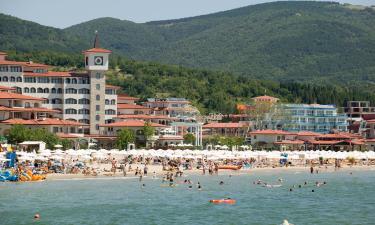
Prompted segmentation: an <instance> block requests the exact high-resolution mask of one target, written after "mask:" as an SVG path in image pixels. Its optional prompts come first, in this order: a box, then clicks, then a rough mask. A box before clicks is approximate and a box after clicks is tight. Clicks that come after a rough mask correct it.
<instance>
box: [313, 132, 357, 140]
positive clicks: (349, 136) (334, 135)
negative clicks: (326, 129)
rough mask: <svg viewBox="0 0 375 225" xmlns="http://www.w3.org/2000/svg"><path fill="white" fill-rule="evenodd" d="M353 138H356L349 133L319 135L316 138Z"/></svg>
mask: <svg viewBox="0 0 375 225" xmlns="http://www.w3.org/2000/svg"><path fill="white" fill-rule="evenodd" d="M355 137H357V135H353V134H350V133H335V134H321V135H320V136H318V138H319V139H328V138H329V139H352V138H355Z"/></svg>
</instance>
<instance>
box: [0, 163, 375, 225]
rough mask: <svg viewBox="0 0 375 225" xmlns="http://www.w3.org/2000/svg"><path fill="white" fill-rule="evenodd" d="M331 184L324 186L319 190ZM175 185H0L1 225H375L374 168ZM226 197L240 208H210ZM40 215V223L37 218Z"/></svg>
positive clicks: (229, 175) (131, 181)
mask: <svg viewBox="0 0 375 225" xmlns="http://www.w3.org/2000/svg"><path fill="white" fill-rule="evenodd" d="M280 178H281V180H282V182H281V185H282V186H275V187H273V188H270V187H263V186H262V185H256V184H254V182H255V181H257V180H258V179H261V180H262V181H264V182H267V184H270V185H278V184H280V182H279V179H280ZM185 179H189V180H191V181H192V182H193V183H194V184H193V185H192V186H193V187H192V188H189V185H187V184H183V181H184V180H185ZM220 181H223V182H224V184H223V185H220V184H219V182H220ZM324 181H325V182H326V184H325V185H322V186H320V187H316V186H315V183H316V182H324ZM198 182H200V184H201V190H198V188H197V183H198ZM305 182H306V183H307V184H305ZM176 183H177V185H176V186H173V187H169V186H168V185H167V184H162V179H160V178H159V179H152V178H151V177H145V178H143V179H142V181H139V179H138V178H131V177H125V178H93V179H71V180H50V181H49V180H46V181H44V182H29V183H10V182H7V183H0V225H8V224H9V225H17V224H53V225H56V224H72V225H73V224H74V225H76V224H131V225H136V224H140V225H144V224H177V225H182V224H198V225H204V224H223V225H231V224H233V225H237V224H254V225H261V224H269V225H278V224H282V222H283V221H284V220H287V221H288V222H289V223H290V224H294V225H300V224H301V225H302V224H311V225H318V224H327V225H333V224H340V225H345V224H358V225H365V224H375V193H374V192H375V171H371V170H369V171H356V170H355V171H350V170H345V171H336V172H320V173H319V174H310V173H309V171H308V170H307V169H306V171H299V172H298V171H297V172H296V171H278V170H271V171H256V172H251V171H250V172H247V173H244V172H243V171H239V172H225V173H220V174H219V175H214V176H210V175H205V176H203V175H188V176H183V177H181V178H178V179H177V182H176ZM299 185H301V187H299ZM290 189H292V190H290ZM223 198H231V199H235V200H236V204H233V205H229V204H212V203H210V202H209V201H210V200H211V199H223ZM36 213H38V214H40V219H39V220H35V219H34V215H35V214H36Z"/></svg>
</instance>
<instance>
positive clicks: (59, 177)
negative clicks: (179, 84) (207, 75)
mask: <svg viewBox="0 0 375 225" xmlns="http://www.w3.org/2000/svg"><path fill="white" fill-rule="evenodd" d="M154 167H158V166H151V167H150V168H154ZM309 168H310V167H308V166H306V167H305V166H293V167H275V168H272V167H263V168H250V169H241V170H219V175H222V174H224V175H234V176H236V175H249V174H257V173H268V174H270V173H271V174H272V173H280V172H299V173H300V172H306V173H308V174H310V169H309ZM155 169H156V168H155ZM314 169H315V170H318V172H319V173H334V172H358V171H359V172H363V171H375V166H374V165H370V166H358V165H355V166H344V167H341V168H340V169H337V170H335V168H334V166H328V167H327V168H325V167H324V166H323V167H314ZM150 171H152V170H151V169H150ZM131 172H133V171H131ZM155 172H156V176H157V177H158V178H159V179H160V177H161V176H163V175H164V174H166V173H167V172H168V171H162V170H161V169H160V168H159V169H158V170H157V171H156V170H155ZM183 172H184V175H188V176H189V175H202V176H203V174H202V170H198V169H193V170H184V171H183ZM314 174H315V173H314ZM204 176H210V175H208V174H207V173H206V175H204ZM152 177H153V172H151V173H149V175H148V176H143V178H144V179H152ZM130 179H139V176H135V175H134V174H133V173H130V172H128V175H127V176H124V175H123V174H122V172H117V173H116V174H115V175H108V174H99V175H97V176H91V175H83V174H61V173H51V174H47V179H46V181H66V180H130Z"/></svg>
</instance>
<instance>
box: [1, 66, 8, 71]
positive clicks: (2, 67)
mask: <svg viewBox="0 0 375 225" xmlns="http://www.w3.org/2000/svg"><path fill="white" fill-rule="evenodd" d="M0 72H8V66H0Z"/></svg>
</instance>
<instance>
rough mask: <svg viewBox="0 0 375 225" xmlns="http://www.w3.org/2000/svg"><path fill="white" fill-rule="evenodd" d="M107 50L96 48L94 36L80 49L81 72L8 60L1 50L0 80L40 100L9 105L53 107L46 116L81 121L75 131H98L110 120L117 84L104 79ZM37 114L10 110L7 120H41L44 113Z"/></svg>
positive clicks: (29, 107) (115, 111) (113, 108)
mask: <svg viewBox="0 0 375 225" xmlns="http://www.w3.org/2000/svg"><path fill="white" fill-rule="evenodd" d="M110 53H111V51H109V50H106V49H103V48H100V47H99V39H98V36H97V35H96V37H95V41H94V46H93V48H92V49H89V50H86V51H83V55H84V60H85V71H84V72H55V71H51V70H49V68H50V67H49V66H48V65H44V64H39V63H34V62H32V61H29V62H17V61H8V60H7V59H6V56H7V55H6V53H3V52H1V53H0V83H1V85H2V86H5V87H10V88H13V89H14V92H16V93H17V94H22V95H25V96H31V97H35V98H38V99H42V100H43V101H42V102H41V103H38V104H35V103H33V104H31V102H24V104H21V103H20V102H16V104H14V105H12V106H11V107H13V108H15V107H18V108H19V107H21V108H26V109H29V110H31V109H33V108H39V107H44V108H46V109H49V110H53V113H52V114H51V115H48V116H49V117H56V118H59V119H61V120H64V121H73V122H77V123H80V124H82V126H80V127H79V128H78V130H77V131H76V132H77V133H82V134H100V125H101V124H105V123H110V122H112V121H113V117H115V116H116V115H117V95H116V92H117V90H118V89H119V87H116V86H111V85H107V84H106V81H105V72H106V71H107V70H108V61H109V55H110ZM37 114H38V113H34V114H33V116H31V117H25V116H24V114H20V113H12V114H11V115H10V117H9V119H26V120H29V119H44V117H45V115H44V116H37ZM17 123H20V124H27V123H29V122H28V121H24V122H21V121H18V122H17ZM8 124H9V123H8ZM74 133H75V132H74Z"/></svg>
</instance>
